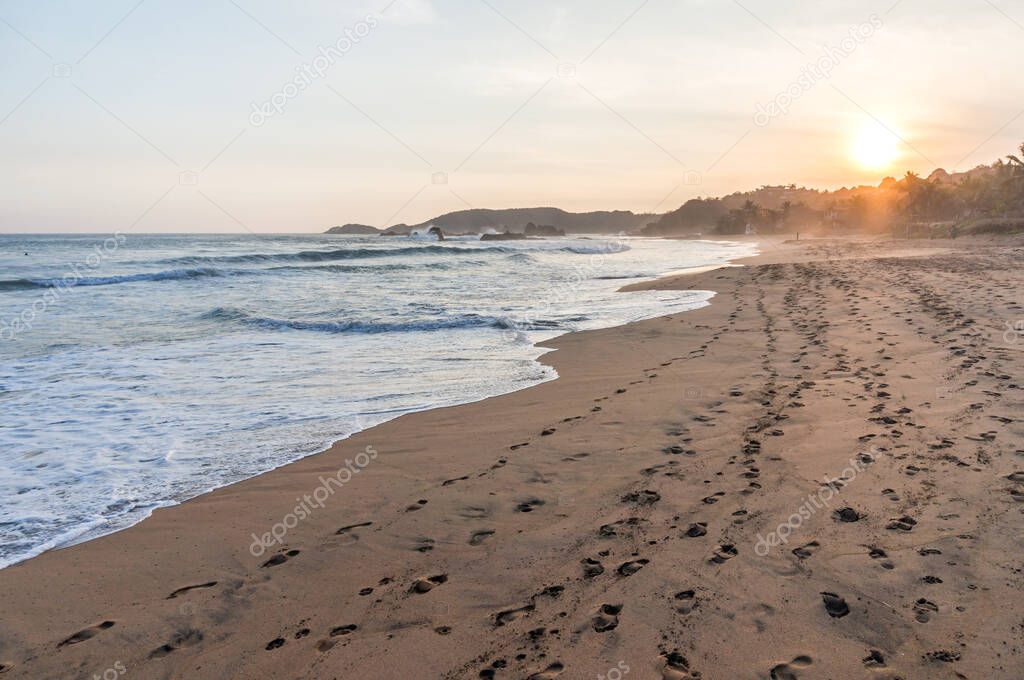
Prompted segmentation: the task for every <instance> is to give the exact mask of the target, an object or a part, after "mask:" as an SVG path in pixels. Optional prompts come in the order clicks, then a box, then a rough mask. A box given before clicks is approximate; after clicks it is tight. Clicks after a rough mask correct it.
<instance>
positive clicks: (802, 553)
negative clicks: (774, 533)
mask: <svg viewBox="0 0 1024 680" xmlns="http://www.w3.org/2000/svg"><path fill="white" fill-rule="evenodd" d="M819 547H821V544H820V543H818V542H817V541H811V542H810V543H805V544H804V545H802V546H800V547H799V548H793V554H794V555H796V556H797V558H799V559H801V560H806V559H807V558H808V557H810V556H811V555H813V554H814V553H815V552H817V551H818V548H819Z"/></svg>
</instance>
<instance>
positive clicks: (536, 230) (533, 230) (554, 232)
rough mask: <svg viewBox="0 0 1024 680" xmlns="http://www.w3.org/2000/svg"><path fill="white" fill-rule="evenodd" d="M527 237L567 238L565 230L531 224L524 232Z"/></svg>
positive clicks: (548, 225) (547, 225)
mask: <svg viewBox="0 0 1024 680" xmlns="http://www.w3.org/2000/svg"><path fill="white" fill-rule="evenodd" d="M523 233H524V234H526V235H527V236H565V230H564V229H559V228H558V227H556V226H553V225H550V224H534V223H533V222H530V223H529V224H527V225H526V229H525V230H524V231H523Z"/></svg>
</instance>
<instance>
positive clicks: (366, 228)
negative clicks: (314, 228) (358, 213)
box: [325, 224, 381, 236]
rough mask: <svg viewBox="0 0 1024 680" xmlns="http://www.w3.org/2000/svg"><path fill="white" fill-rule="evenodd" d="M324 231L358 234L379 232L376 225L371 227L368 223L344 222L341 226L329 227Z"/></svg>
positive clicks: (370, 234)
mask: <svg viewBox="0 0 1024 680" xmlns="http://www.w3.org/2000/svg"><path fill="white" fill-rule="evenodd" d="M325 233H328V234H347V235H359V236H375V235H377V234H379V233H381V232H380V229H378V228H377V227H371V226H370V225H368V224H346V225H344V226H341V227H331V228H330V229H328V230H327V231H326V232H325Z"/></svg>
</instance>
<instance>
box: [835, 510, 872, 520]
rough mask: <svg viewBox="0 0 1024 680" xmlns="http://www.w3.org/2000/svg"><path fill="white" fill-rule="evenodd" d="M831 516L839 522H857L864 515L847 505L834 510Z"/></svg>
mask: <svg viewBox="0 0 1024 680" xmlns="http://www.w3.org/2000/svg"><path fill="white" fill-rule="evenodd" d="M832 517H833V519H835V520H837V521H839V522H858V521H860V520H862V519H864V515H862V514H861V513H859V512H857V511H856V510H854V509H853V508H849V507H847V508H840V509H839V510H836V511H835V512H833V513H832Z"/></svg>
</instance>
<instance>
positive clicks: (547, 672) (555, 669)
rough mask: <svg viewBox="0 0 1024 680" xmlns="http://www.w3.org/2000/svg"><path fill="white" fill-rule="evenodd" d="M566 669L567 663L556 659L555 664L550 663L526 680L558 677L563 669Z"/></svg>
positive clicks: (543, 679) (551, 679)
mask: <svg viewBox="0 0 1024 680" xmlns="http://www.w3.org/2000/svg"><path fill="white" fill-rule="evenodd" d="M564 670H565V665H564V664H562V663H561V662H560V661H556V662H554V663H553V664H550V665H549V666H548V667H547V668H545V669H544V670H542V671H540V672H538V673H534V674H532V675H531V676H530V677H528V678H527V679H526V680H554V678H557V677H558V676H559V675H561V674H562V671H564Z"/></svg>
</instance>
